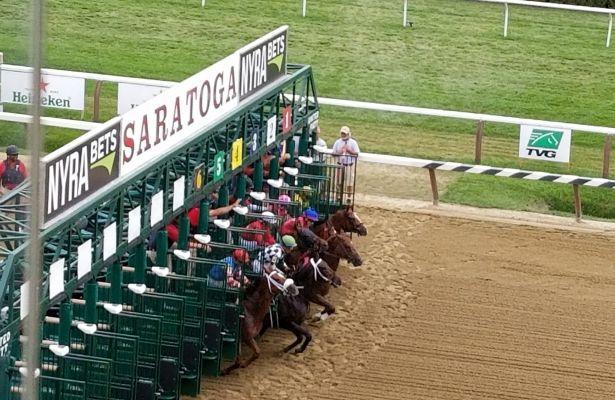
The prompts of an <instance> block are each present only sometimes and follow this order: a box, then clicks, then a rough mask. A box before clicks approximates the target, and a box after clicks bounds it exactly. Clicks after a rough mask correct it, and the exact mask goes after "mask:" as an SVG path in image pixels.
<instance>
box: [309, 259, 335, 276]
mask: <svg viewBox="0 0 615 400" xmlns="http://www.w3.org/2000/svg"><path fill="white" fill-rule="evenodd" d="M321 262H322V258H321V259H319V260H318V261H316V262H315V261H314V259H313V258H310V264H312V268H313V269H314V282H318V277H319V276H320V277H321V278H322V280H323V281H325V282H331V279H329V278H327V277H326V276H324V275H323V274H322V272H320V268H318V265H320V263H321Z"/></svg>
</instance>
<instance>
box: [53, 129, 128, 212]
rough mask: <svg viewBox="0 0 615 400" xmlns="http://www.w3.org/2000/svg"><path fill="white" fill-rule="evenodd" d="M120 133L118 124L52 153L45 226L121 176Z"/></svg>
mask: <svg viewBox="0 0 615 400" xmlns="http://www.w3.org/2000/svg"><path fill="white" fill-rule="evenodd" d="M119 132H120V127H119V122H115V123H113V124H112V125H107V126H106V127H105V128H103V129H102V130H100V131H98V132H95V133H94V134H93V135H92V136H91V137H90V138H88V139H87V140H81V141H79V142H80V143H78V144H76V145H75V146H71V148H69V149H68V150H65V151H62V152H61V153H60V154H57V155H55V153H52V154H51V156H54V155H55V157H53V158H52V159H51V160H49V161H46V163H45V174H46V176H45V178H46V179H45V186H46V187H45V207H44V210H45V211H44V222H45V223H47V222H49V221H50V220H51V219H52V218H54V217H55V216H57V215H59V214H61V213H62V212H63V211H64V210H66V209H68V208H69V207H71V206H72V205H74V204H76V203H78V202H80V201H81V200H83V199H84V198H86V197H88V196H89V195H91V194H92V193H94V192H96V191H97V190H99V189H101V188H102V187H104V186H105V185H107V184H108V183H110V182H111V181H113V180H114V179H115V178H117V177H118V176H119ZM60 150H62V149H60Z"/></svg>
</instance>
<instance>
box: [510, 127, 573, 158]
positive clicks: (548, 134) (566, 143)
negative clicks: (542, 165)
mask: <svg viewBox="0 0 615 400" xmlns="http://www.w3.org/2000/svg"><path fill="white" fill-rule="evenodd" d="M570 136H571V132H570V130H566V129H553V128H543V127H532V126H527V125H522V126H521V137H520V139H519V145H520V146H519V157H523V158H531V159H535V160H549V161H560V162H568V161H569V158H570Z"/></svg>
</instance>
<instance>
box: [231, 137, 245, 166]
mask: <svg viewBox="0 0 615 400" xmlns="http://www.w3.org/2000/svg"><path fill="white" fill-rule="evenodd" d="M242 161H243V138H239V139H237V140H235V141H234V142H233V148H232V149H231V169H235V168H239V167H241V164H242Z"/></svg>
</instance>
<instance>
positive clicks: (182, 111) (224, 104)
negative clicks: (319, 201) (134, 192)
mask: <svg viewBox="0 0 615 400" xmlns="http://www.w3.org/2000/svg"><path fill="white" fill-rule="evenodd" d="M238 63H239V54H238V53H235V54H233V55H231V56H229V57H226V58H225V59H223V60H221V61H218V62H217V63H215V64H214V65H212V66H210V67H208V68H206V69H204V70H203V71H201V72H199V73H198V74H196V75H193V76H191V77H190V78H188V79H186V80H185V81H183V82H181V83H179V84H177V85H176V86H173V87H172V88H170V89H168V90H167V91H165V92H164V94H163V95H161V96H157V97H155V98H153V99H151V100H149V101H148V102H146V103H144V104H142V105H140V106H138V107H136V108H134V109H132V110H131V111H129V112H128V113H126V114H125V115H124V116H123V117H122V130H121V137H122V141H121V143H122V146H123V148H122V155H121V158H120V163H121V167H120V175H122V176H124V175H127V174H129V173H131V172H133V171H135V170H136V169H137V168H139V167H141V166H143V165H145V164H147V163H149V162H151V161H152V160H155V159H157V158H159V157H161V156H163V155H165V154H168V152H169V149H171V148H172V147H173V146H175V145H177V144H179V143H186V142H187V141H188V140H190V139H191V138H193V137H194V136H196V135H197V134H198V133H200V132H201V131H202V129H203V127H204V126H206V125H207V124H211V125H213V123H214V122H215V121H217V120H218V119H220V118H221V117H222V116H224V115H225V114H227V113H228V112H230V111H232V110H233V109H234V108H235V107H236V106H237V105H238V104H239V96H238V92H237V90H238V84H239V82H238V80H237V79H238V75H237V74H238V71H237V65H238Z"/></svg>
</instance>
